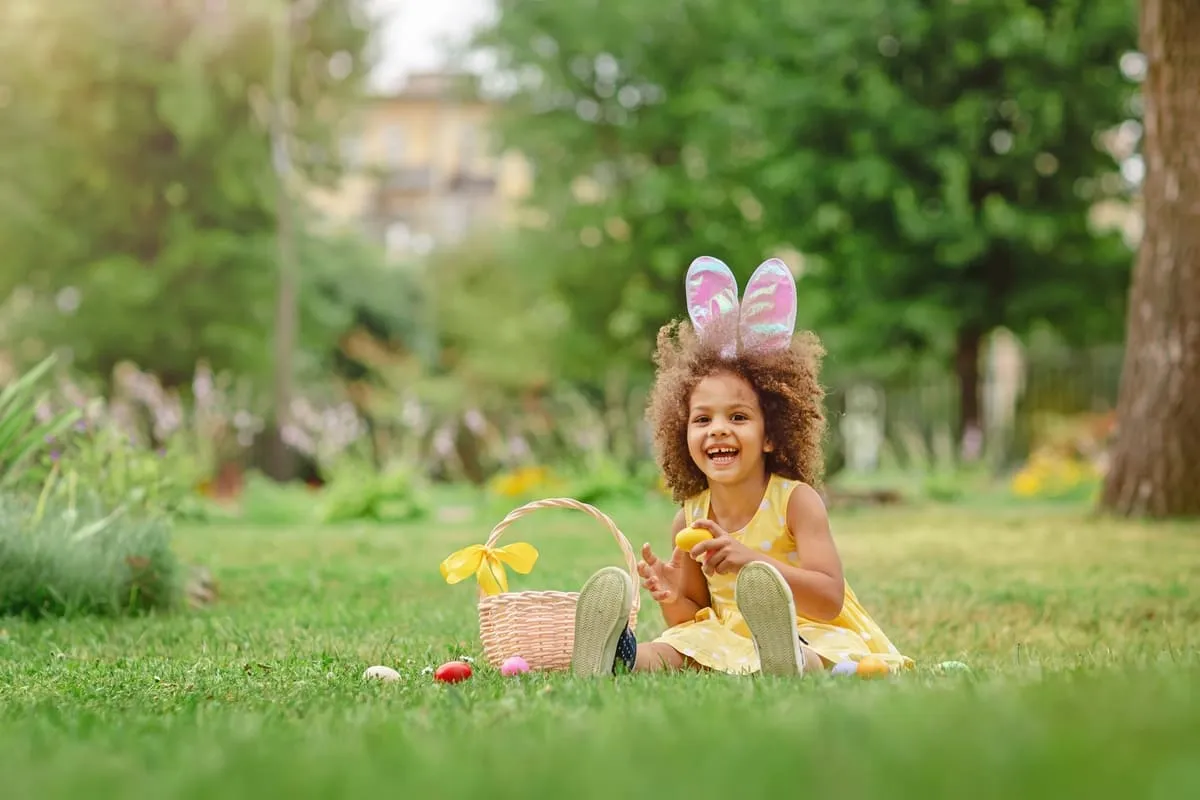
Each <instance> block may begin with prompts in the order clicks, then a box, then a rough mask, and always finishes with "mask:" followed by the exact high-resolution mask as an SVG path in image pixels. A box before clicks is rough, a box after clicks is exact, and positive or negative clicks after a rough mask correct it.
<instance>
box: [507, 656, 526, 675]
mask: <svg viewBox="0 0 1200 800" xmlns="http://www.w3.org/2000/svg"><path fill="white" fill-rule="evenodd" d="M523 672H529V662H527V661H526V660H525V659H523V658H521V657H520V656H510V657H509V658H506V659H504V661H503V663H501V664H500V674H501V675H503V676H505V677H511V676H513V675H520V674H521V673H523Z"/></svg>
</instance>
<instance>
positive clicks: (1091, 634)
mask: <svg viewBox="0 0 1200 800" xmlns="http://www.w3.org/2000/svg"><path fill="white" fill-rule="evenodd" d="M606 510H607V511H609V512H610V513H611V514H612V515H613V517H614V518H615V519H616V520H617V522H618V524H620V525H621V527H622V528H623V530H624V531H625V532H626V534H627V535H628V536H629V538H630V540H631V541H632V542H633V544H634V546H635V547H636V546H637V545H639V544H640V543H641V542H642V541H644V540H646V539H651V540H652V541H656V542H660V541H662V540H663V539H664V538H665V530H666V525H667V523H668V520H669V519H670V514H671V509H670V508H669V507H668V506H666V505H665V504H663V505H655V506H643V507H636V506H630V505H619V506H614V507H606ZM497 518H498V517H494V516H490V515H484V516H479V517H477V518H476V519H475V520H474V521H457V522H438V523H427V524H421V525H412V526H404V527H372V526H366V525H364V526H359V527H336V528H318V527H310V528H287V529H285V528H262V527H251V526H244V525H243V526H234V525H220V526H206V527H189V528H184V529H181V531H180V532H179V534H178V537H177V547H178V549H179V550H180V551H181V552H182V553H184V554H185V555H186V556H187V557H188V558H189V559H191V560H193V561H199V562H202V563H204V564H206V565H208V566H209V567H210V568H211V569H212V570H213V571H214V573H215V574H216V576H217V578H218V580H219V582H220V592H221V594H220V599H219V602H218V603H217V604H216V605H214V606H212V607H211V608H208V609H204V610H201V611H193V612H185V613H179V614H177V615H174V616H170V617H158V618H150V619H141V620H126V621H119V622H114V621H100V620H77V621H71V622H43V623H37V624H34V623H28V622H22V621H18V620H6V621H0V627H2V628H4V633H0V770H2V771H3V780H4V791H3V796H5V797H13V798H53V797H60V796H61V797H68V796H72V797H73V796H86V797H89V798H96V797H109V796H126V797H131V796H144V797H153V798H176V797H178V798H213V797H220V798H241V797H255V796H257V794H258V793H259V792H278V793H279V794H280V796H288V797H327V796H355V797H367V796H372V795H374V796H389V797H402V798H407V797H414V798H415V797H422V798H423V797H463V796H473V797H485V798H500V797H514V798H516V797H520V798H526V797H537V796H541V795H546V796H552V797H561V796H566V793H567V792H572V793H578V794H580V795H581V796H584V797H605V798H611V797H625V796H637V797H642V796H645V797H656V798H657V797H663V796H667V797H674V796H687V797H689V798H703V797H713V798H729V797H734V796H745V797H763V796H767V793H768V792H772V791H775V792H778V793H780V794H783V793H789V794H795V795H796V796H821V795H826V794H830V793H832V794H833V795H835V796H837V797H839V798H846V797H883V796H895V795H897V794H901V795H904V796H914V797H916V796H930V795H937V796H944V797H971V798H973V800H978V798H985V797H986V798H991V797H996V798H1000V797H1004V798H1010V797H1023V796H1044V797H1054V798H1063V797H1068V796H1070V797H1075V796H1080V797H1084V796H1086V797H1096V796H1104V797H1109V796H1111V797H1121V798H1129V797H1130V796H1136V797H1139V798H1141V797H1150V798H1155V797H1162V798H1171V799H1172V800H1177V798H1180V797H1188V796H1197V795H1196V793H1197V792H1198V791H1200V758H1197V753H1200V693H1197V691H1196V687H1197V686H1200V657H1198V656H1197V650H1198V648H1200V531H1198V530H1197V528H1196V526H1195V525H1191V526H1189V525H1155V526H1149V525H1138V524H1132V523H1117V522H1112V521H1098V520H1094V519H1091V518H1089V517H1088V516H1087V514H1086V512H1085V511H1081V510H1079V509H1073V508H1065V507H1062V508H1045V509H1041V510H1038V511H1036V512H1034V511H1030V510H1017V509H1010V508H1004V507H995V508H983V509H981V508H954V507H921V508H904V509H900V510H894V509H893V510H886V511H882V510H877V511H876V510H873V511H855V512H841V513H838V514H837V515H836V516H835V528H836V530H835V534H836V536H837V539H838V542H839V544H840V547H841V551H842V554H843V558H844V561H845V563H846V568H847V574H848V577H849V578H850V580H851V582H852V584H853V585H854V587H855V589H856V591H857V592H858V594H859V597H860V599H862V600H863V602H864V603H865V604H866V605H867V607H868V608H869V609H870V610H871V612H872V613H873V614H874V615H875V616H876V618H877V619H878V620H879V621H880V622H881V624H882V625H883V626H884V628H885V630H886V631H887V632H888V633H889V635H891V636H892V638H893V639H894V640H895V641H896V643H897V645H898V646H899V647H901V649H903V650H904V651H905V652H907V653H908V654H910V655H912V656H913V657H914V658H916V659H917V660H918V663H919V664H920V669H918V670H917V671H916V672H914V673H910V674H908V675H905V676H901V677H898V678H893V679H887V680H875V681H864V680H861V679H857V678H831V677H822V678H817V679H805V680H796V681H784V680H761V679H750V678H729V677H723V676H713V675H697V674H685V675H667V676H638V675H635V676H624V677H621V678H619V679H615V680H601V681H588V682H579V681H574V680H572V679H569V678H566V677H563V676H552V677H543V676H525V677H524V678H520V679H505V678H501V677H500V676H499V675H497V674H495V673H494V672H492V671H491V670H488V669H487V668H486V667H483V668H481V669H480V671H479V673H478V674H477V675H476V677H475V678H473V679H472V680H471V681H469V682H468V683H466V684H463V685H461V686H458V687H447V686H441V685H438V684H435V683H434V682H433V681H432V680H431V679H430V677H429V675H428V674H425V673H424V672H423V670H424V669H425V668H426V667H431V666H436V665H437V664H438V663H441V662H442V661H444V660H446V659H447V658H450V657H454V656H458V655H467V656H470V657H473V658H475V659H476V663H477V665H480V666H481V665H482V661H483V659H482V654H481V652H480V648H479V645H478V641H477V636H476V627H475V626H476V617H475V611H474V591H475V586H474V582H473V581H472V582H469V583H463V584H459V585H457V586H447V585H446V584H445V583H444V582H443V581H442V579H441V576H440V575H439V574H438V569H437V565H438V562H439V561H440V560H441V559H442V558H443V557H444V556H445V555H447V554H448V553H450V552H451V551H452V550H454V549H457V548H459V547H461V546H464V545H466V544H470V543H474V542H479V541H482V540H483V539H484V537H485V536H486V534H487V532H488V529H489V528H490V527H491V525H492V524H493V523H494V522H495V521H496V519H497ZM517 540H528V541H530V542H532V543H534V544H535V545H537V546H538V547H539V549H540V551H541V554H542V555H541V560H540V561H539V563H538V565H537V567H536V568H535V569H534V571H533V573H532V574H531V575H529V576H519V575H510V578H511V580H512V583H513V585H514V588H560V589H574V588H576V587H577V585H578V584H579V583H580V582H582V580H583V579H584V578H586V576H587V575H588V574H589V573H590V572H591V571H592V570H593V569H595V568H596V567H598V566H602V565H604V564H609V563H618V562H619V551H618V550H617V548H616V546H615V545H614V544H613V543H612V541H611V539H610V538H609V537H608V534H607V532H606V531H604V529H602V528H601V527H599V525H598V524H597V523H596V522H595V521H593V520H591V519H590V518H588V517H586V516H584V515H582V514H579V513H578V512H570V511H545V512H539V513H537V514H535V515H533V516H532V517H530V518H528V519H527V520H523V521H521V522H519V523H518V524H517V525H516V526H515V527H514V528H512V529H510V533H509V535H507V536H506V538H505V541H517ZM644 603H645V605H644V610H643V613H642V614H641V617H640V626H639V627H640V630H641V633H642V635H643V636H646V635H652V634H653V633H654V632H655V631H657V630H659V629H660V628H661V620H660V619H659V617H658V614H657V611H656V609H655V608H653V606H652V604H650V603H649V600H648V598H644ZM946 660H958V661H963V662H966V663H967V664H969V665H970V667H971V671H970V672H967V673H949V674H944V673H943V672H941V671H939V670H937V669H935V665H937V664H938V663H939V662H943V661H946ZM372 664H387V665H391V666H393V667H395V668H397V669H399V670H400V671H401V673H402V674H403V678H402V680H401V681H399V682H397V683H393V684H382V683H378V682H365V681H364V680H363V679H362V678H361V673H362V671H363V669H364V668H365V667H367V666H369V665H372Z"/></svg>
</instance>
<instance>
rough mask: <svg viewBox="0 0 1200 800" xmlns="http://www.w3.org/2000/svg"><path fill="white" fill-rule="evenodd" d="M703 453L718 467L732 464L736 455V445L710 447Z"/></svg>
mask: <svg viewBox="0 0 1200 800" xmlns="http://www.w3.org/2000/svg"><path fill="white" fill-rule="evenodd" d="M704 454H705V455H707V456H708V459H709V461H712V462H713V464H716V465H717V466H719V467H720V466H726V465H728V464H732V463H733V462H734V460H735V459H736V458H737V457H738V451H737V448H736V447H710V448H708V449H707V450H705V451H704Z"/></svg>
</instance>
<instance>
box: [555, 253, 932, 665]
mask: <svg viewBox="0 0 1200 800" xmlns="http://www.w3.org/2000/svg"><path fill="white" fill-rule="evenodd" d="M685 286H686V293H687V302H688V313H689V316H690V317H691V320H692V323H693V326H692V329H688V328H686V327H684V326H683V325H682V324H681V323H670V324H668V325H666V326H664V327H663V329H662V330H661V331H660V332H659V337H658V349H657V353H656V357H655V361H656V364H657V368H658V372H657V377H656V381H655V386H654V390H653V392H652V395H651V398H650V408H649V419H650V422H651V423H652V425H653V427H654V431H655V444H656V450H657V455H658V461H659V465H660V467H661V468H662V471H663V473H664V475H665V479H666V482H667V485H668V486H669V487H670V489H671V493H672V496H673V498H674V499H675V501H676V502H680V503H681V504H682V508H681V509H680V510H679V512H678V513H677V514H676V516H675V520H674V522H673V524H672V526H671V537H672V548H673V552H672V554H671V556H670V558H669V559H668V560H665V561H664V560H662V559H660V558H659V557H658V556H657V555H656V554H655V553H654V551H653V550H652V549H651V547H650V545H649V544H646V545H644V546H643V547H642V559H643V560H642V561H641V562H640V563H639V564H638V574H639V575H640V576H641V578H642V585H643V586H644V587H645V588H646V589H647V590H648V591H649V593H650V595H651V597H653V598H654V600H655V601H657V602H658V604H659V606H660V608H661V609H662V614H663V618H664V619H665V620H666V623H667V625H668V626H669V627H668V628H667V630H666V631H664V632H663V633H662V635H661V636H659V637H658V638H657V639H655V640H653V641H650V642H645V643H640V644H639V643H638V642H637V640H636V638H635V637H634V634H633V633H632V631H630V630H629V628H628V625H626V624H625V620H627V619H628V617H629V612H630V608H631V606H632V603H633V595H634V592H635V591H637V589H636V587H635V586H634V584H633V581H632V580H631V579H630V577H629V575H628V574H627V573H626V572H624V571H623V570H621V569H620V568H618V567H607V568H605V569H602V570H600V571H599V572H597V573H595V574H594V575H593V576H592V577H591V578H589V579H588V581H587V582H586V583H585V584H584V586H583V587H582V589H581V590H580V593H579V599H578V604H577V607H576V617H575V645H574V652H573V659H572V670H573V671H574V673H575V674H576V675H581V676H594V675H602V674H611V673H613V672H615V671H616V669H617V667H618V665H620V666H622V667H623V668H625V669H627V670H630V671H634V670H636V671H652V670H659V669H682V668H700V669H711V670H719V671H723V672H728V673H750V672H761V673H763V674H769V675H797V674H803V673H805V672H811V671H816V670H822V669H825V668H826V667H828V666H830V665H834V664H837V663H839V662H842V661H857V660H860V659H861V658H863V657H865V656H868V655H874V656H876V657H877V658H878V659H880V660H881V661H883V662H884V663H886V664H887V665H888V666H889V667H890V668H891V669H907V668H909V667H911V666H912V663H913V662H912V660H911V659H909V658H908V657H906V656H904V655H901V654H900V652H899V651H898V650H897V649H896V648H895V646H893V645H892V643H891V642H890V641H888V638H887V636H885V635H884V633H883V631H882V630H881V629H880V628H879V626H878V625H876V624H875V622H874V621H873V620H872V619H871V617H870V616H869V615H868V614H867V612H866V611H865V610H864V609H863V607H862V606H861V605H860V604H859V602H858V599H857V598H856V597H855V595H854V591H853V590H852V589H851V588H850V586H849V585H848V584H847V583H846V582H845V579H844V578H843V577H842V565H841V561H840V559H839V557H838V552H837V548H836V547H835V546H834V543H833V539H832V537H831V536H830V530H829V519H828V517H827V516H826V512H825V507H824V504H823V503H822V501H821V498H820V496H819V495H818V494H817V492H816V491H815V490H814V489H813V488H812V484H813V483H815V482H816V481H817V480H818V479H819V477H820V475H819V472H820V469H821V437H822V435H823V433H824V425H825V422H824V415H823V413H822V400H823V398H824V392H823V390H822V388H821V386H820V384H819V383H818V380H817V372H818V364H819V360H820V357H821V355H822V354H823V353H822V350H821V346H820V344H819V343H818V342H817V340H816V338H815V337H813V336H811V335H803V336H798V337H795V338H794V339H793V330H794V326H795V311H796V287H795V283H794V281H793V279H792V275H791V272H790V271H789V270H788V268H787V267H786V265H784V264H783V262H781V261H779V260H777V259H771V260H769V261H766V262H764V263H763V264H762V265H760V266H759V268H758V269H757V270H756V271H755V273H754V275H753V276H752V277H751V279H750V282H749V283H748V284H747V287H746V295H745V297H744V299H743V301H742V303H741V304H739V302H738V296H737V283H736V281H735V279H734V277H733V274H732V273H731V272H730V271H729V268H728V267H726V266H725V264H723V263H721V262H720V261H718V260H716V259H712V258H707V257H705V258H698V259H696V261H694V262H693V263H692V265H691V267H690V268H689V270H688V275H687V279H686V284H685ZM689 526H691V527H695V528H702V529H704V530H705V531H707V532H709V533H710V534H711V535H712V538H710V539H708V540H706V541H702V542H701V543H699V544H697V545H696V546H695V547H693V548H691V550H690V551H687V552H684V551H683V550H681V549H679V548H678V547H675V546H674V544H673V540H674V538H675V534H676V533H678V532H679V531H680V530H682V529H683V528H685V527H689Z"/></svg>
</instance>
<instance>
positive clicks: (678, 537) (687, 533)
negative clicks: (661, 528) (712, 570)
mask: <svg viewBox="0 0 1200 800" xmlns="http://www.w3.org/2000/svg"><path fill="white" fill-rule="evenodd" d="M711 538H712V534H711V533H709V532H708V531H706V530H704V529H703V528H692V527H687V528H684V529H683V530H681V531H680V532H679V533H677V534H675V546H676V547H678V548H679V549H680V550H683V551H684V552H687V551H689V550H691V549H692V548H693V547H695V546H696V545H698V544H700V543H701V542H703V541H705V540H706V539H711Z"/></svg>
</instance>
